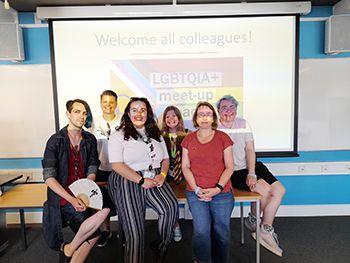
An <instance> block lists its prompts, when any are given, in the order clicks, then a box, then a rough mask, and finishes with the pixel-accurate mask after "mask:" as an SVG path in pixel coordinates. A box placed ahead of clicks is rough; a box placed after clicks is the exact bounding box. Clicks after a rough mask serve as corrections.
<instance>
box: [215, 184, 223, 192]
mask: <svg viewBox="0 0 350 263" xmlns="http://www.w3.org/2000/svg"><path fill="white" fill-rule="evenodd" d="M215 187H217V188H219V189H220V192H222V191H224V188H223V187H222V185H220V184H216V185H215Z"/></svg>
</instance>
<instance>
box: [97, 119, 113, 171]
mask: <svg viewBox="0 0 350 263" xmlns="http://www.w3.org/2000/svg"><path fill="white" fill-rule="evenodd" d="M119 124H120V121H119V120H118V116H115V118H114V119H113V120H112V121H111V122H109V127H108V124H107V121H106V120H105V119H104V118H103V117H102V116H100V117H97V118H94V123H93V126H92V128H93V130H92V133H93V134H94V135H95V137H96V139H97V151H98V158H99V159H100V162H101V164H100V167H99V169H100V170H102V171H112V165H111V164H110V162H109V159H108V138H109V137H110V136H111V134H112V133H114V132H115V128H116V127H118V126H119Z"/></svg>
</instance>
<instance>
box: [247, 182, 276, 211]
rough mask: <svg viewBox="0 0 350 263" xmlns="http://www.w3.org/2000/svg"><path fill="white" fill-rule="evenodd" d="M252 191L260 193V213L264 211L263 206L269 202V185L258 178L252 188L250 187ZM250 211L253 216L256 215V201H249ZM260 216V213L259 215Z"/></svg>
mask: <svg viewBox="0 0 350 263" xmlns="http://www.w3.org/2000/svg"><path fill="white" fill-rule="evenodd" d="M251 191H252V192H256V193H259V194H260V195H261V200H260V211H261V213H262V212H263V211H264V209H265V207H266V206H267V204H268V203H269V199H270V195H271V193H270V192H271V185H269V184H268V183H267V182H266V181H265V180H264V179H260V180H258V182H257V183H256V185H255V187H254V188H251ZM250 207H251V212H252V214H253V215H254V216H256V203H250ZM259 216H260V215H259Z"/></svg>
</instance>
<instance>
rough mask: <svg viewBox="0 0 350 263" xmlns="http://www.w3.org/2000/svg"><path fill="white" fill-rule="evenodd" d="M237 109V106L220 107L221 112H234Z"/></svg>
mask: <svg viewBox="0 0 350 263" xmlns="http://www.w3.org/2000/svg"><path fill="white" fill-rule="evenodd" d="M235 109H236V106H235V105H231V106H222V107H220V111H234V110H235Z"/></svg>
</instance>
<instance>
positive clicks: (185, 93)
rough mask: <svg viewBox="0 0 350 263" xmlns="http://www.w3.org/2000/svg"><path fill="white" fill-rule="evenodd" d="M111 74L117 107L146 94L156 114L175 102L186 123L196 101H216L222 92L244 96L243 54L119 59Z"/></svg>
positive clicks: (188, 124)
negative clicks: (116, 94) (225, 56)
mask: <svg viewBox="0 0 350 263" xmlns="http://www.w3.org/2000/svg"><path fill="white" fill-rule="evenodd" d="M111 74H112V84H111V87H112V89H114V90H115V91H118V94H119V98H120V99H119V105H120V108H124V107H125V105H126V104H127V102H128V101H129V98H130V97H132V96H143V97H147V98H148V99H149V100H150V102H151V103H152V105H154V111H155V113H156V114H157V116H159V115H161V114H162V112H163V111H164V109H165V108H166V107H167V106H168V105H176V106H178V108H179V109H180V110H181V112H182V116H183V118H184V120H185V122H186V124H187V125H186V126H187V127H191V126H192V123H191V119H192V116H193V111H194V109H195V106H196V104H197V102H198V101H208V102H210V103H212V104H215V103H216V101H218V100H219V99H220V98H221V97H222V96H223V95H225V94H234V96H235V97H237V99H239V100H241V103H242V99H243V87H242V85H243V59H242V58H198V59H152V60H118V61H113V65H112V68H111ZM243 108H244V107H240V109H243ZM239 114H241V115H242V113H241V112H240V113H239ZM191 128H192V127H191ZM192 129H193V128H192Z"/></svg>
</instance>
